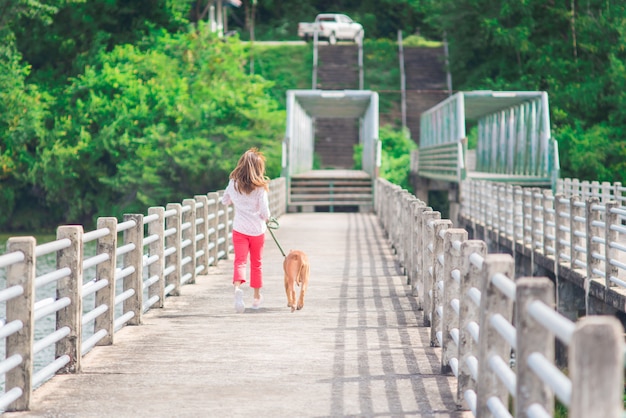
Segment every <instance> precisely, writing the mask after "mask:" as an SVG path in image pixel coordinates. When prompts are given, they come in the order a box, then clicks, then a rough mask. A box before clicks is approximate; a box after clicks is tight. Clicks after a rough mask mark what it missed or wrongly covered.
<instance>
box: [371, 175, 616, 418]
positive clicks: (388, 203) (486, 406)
mask: <svg viewBox="0 0 626 418" xmlns="http://www.w3.org/2000/svg"><path fill="white" fill-rule="evenodd" d="M375 196H376V201H375V210H376V213H377V215H378V217H379V219H380V222H381V224H382V225H383V228H384V229H385V231H386V232H387V234H388V237H389V241H390V243H391V245H392V246H393V247H394V248H395V249H396V252H397V254H398V257H399V259H400V260H401V261H400V262H401V264H402V266H403V267H404V268H405V271H406V274H407V277H408V281H409V284H410V285H411V287H412V289H413V292H414V295H415V297H416V299H417V300H418V305H419V306H420V307H421V308H422V309H423V310H424V325H426V326H430V327H431V328H430V329H431V339H430V340H431V345H432V346H438V347H441V350H442V351H441V360H442V364H441V367H442V371H443V372H444V373H452V374H454V376H456V377H457V391H456V400H457V404H458V406H459V407H460V408H463V409H468V410H470V411H472V413H473V415H474V416H477V417H512V416H519V417H522V416H527V417H548V416H553V415H554V408H555V398H556V399H558V400H559V401H560V402H561V403H562V404H563V405H565V406H566V407H567V408H568V416H569V417H579V418H582V417H591V416H602V417H607V418H611V417H621V416H622V413H623V401H622V392H623V370H624V368H623V362H624V360H623V356H624V341H623V328H622V326H621V323H620V322H619V321H618V320H617V319H616V318H614V317H610V316H588V317H584V318H582V319H580V320H578V321H577V322H572V321H570V320H569V319H567V318H566V317H564V316H562V315H561V314H559V313H557V312H556V311H555V289H554V285H553V283H552V281H551V280H549V279H548V278H545V277H521V278H515V277H514V275H515V263H514V259H513V257H512V256H510V255H508V254H488V253H487V243H486V242H484V241H481V240H468V233H467V231H466V230H464V229H459V228H452V225H451V222H450V221H448V220H441V219H439V218H440V215H439V212H435V211H433V210H432V209H431V208H429V207H427V206H426V205H425V204H424V203H423V202H421V201H420V200H418V199H416V198H415V197H414V196H412V195H411V194H410V193H408V192H407V191H406V190H402V189H401V188H400V187H399V186H396V185H393V184H391V183H389V182H387V181H386V180H383V179H378V180H377V182H376V193H375ZM481 196H483V197H484V198H487V197H489V199H492V200H490V203H489V204H486V203H481V204H480V205H479V203H480V202H479V201H478V200H473V203H474V205H477V206H474V209H475V210H476V212H477V213H483V214H488V216H485V217H484V218H483V219H484V221H489V224H490V225H491V228H494V229H496V230H499V231H503V233H508V234H510V235H509V236H510V237H515V238H511V239H514V240H517V241H519V242H520V243H526V244H524V245H532V246H535V247H536V246H537V245H536V244H537V242H541V243H542V245H543V243H544V240H543V237H542V236H541V234H538V233H537V232H536V231H537V229H538V225H541V226H542V227H543V226H544V225H548V226H549V227H551V228H552V231H554V229H556V228H557V226H556V225H549V224H550V222H547V221H546V220H545V218H543V217H541V216H538V215H537V213H538V212H539V211H540V209H541V210H543V208H544V207H548V206H549V205H548V204H547V203H545V201H542V200H541V198H542V196H544V194H543V193H542V192H539V191H537V190H532V191H528V192H527V191H525V190H522V189H518V188H510V190H509V195H508V196H509V198H510V201H511V202H518V203H519V202H525V203H524V205H523V206H525V207H526V211H524V210H518V209H516V207H515V205H513V204H512V203H511V204H509V205H506V204H505V203H506V202H507V201H508V200H507V199H501V197H502V195H501V194H500V193H498V192H497V190H491V192H488V191H485V192H484V193H482V194H481ZM548 201H550V200H548ZM544 204H545V206H544ZM596 205H597V203H593V204H588V206H589V209H593V210H595V211H596V212H598V213H601V212H600V208H599V207H595V206H596ZM519 206H522V205H519ZM572 207H573V208H577V207H578V205H576V204H574V205H572ZM529 211H530V214H529V215H526V213H527V212H529ZM609 212H610V210H609ZM547 213H550V212H549V211H548V212H547ZM507 214H508V215H507ZM570 216H571V219H573V220H574V222H579V221H580V214H579V212H576V211H574V214H573V215H570ZM548 218H549V216H548ZM524 219H526V221H525V222H524ZM398 220H402V221H401V222H398ZM552 222H553V221H552ZM591 223H592V224H593V225H594V227H597V228H600V227H601V225H600V222H599V221H593V222H591ZM398 224H401V225H398ZM525 225H528V226H529V227H528V228H525ZM570 228H572V226H571V222H570ZM580 229H581V227H579V226H574V227H573V228H572V230H573V231H578V230H580ZM608 229H610V228H608ZM546 230H549V228H548V229H541V231H546ZM593 234H596V232H594V233H593ZM593 234H590V235H586V236H595V235H593ZM547 235H549V234H547ZM571 235H573V236H574V237H577V236H578V235H580V234H577V233H576V232H574V233H572V234H571ZM527 238H528V239H527ZM578 238H580V237H578ZM578 238H577V239H578ZM554 239H556V238H554ZM592 241H594V242H595V241H599V239H595V240H592ZM578 247H580V245H579V242H578V241H576V242H575V243H574V244H572V248H574V251H577V252H581V250H582V249H577V248H578ZM595 252H596V249H593V250H592V251H590V253H595ZM554 254H558V252H556V251H555V252H554ZM576 257H578V255H577V256H576ZM555 339H558V340H559V341H560V342H561V343H563V346H564V347H566V348H567V350H568V365H567V372H568V373H567V375H566V374H565V373H564V372H563V371H562V370H560V369H559V368H558V367H557V366H556V359H555ZM599 347H602V348H601V350H602V352H601V354H599V355H598V353H597V350H598V348H599ZM509 399H512V400H513V403H512V406H510V405H509Z"/></svg>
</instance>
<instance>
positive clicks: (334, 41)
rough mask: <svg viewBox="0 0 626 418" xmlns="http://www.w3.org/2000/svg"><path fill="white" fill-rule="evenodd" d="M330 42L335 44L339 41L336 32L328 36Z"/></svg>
mask: <svg viewBox="0 0 626 418" xmlns="http://www.w3.org/2000/svg"><path fill="white" fill-rule="evenodd" d="M328 43H329V44H331V45H335V44H336V43H337V36H335V32H332V33H331V34H330V36H329V37H328Z"/></svg>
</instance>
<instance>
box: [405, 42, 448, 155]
mask: <svg viewBox="0 0 626 418" xmlns="http://www.w3.org/2000/svg"><path fill="white" fill-rule="evenodd" d="M404 69H405V73H406V89H407V92H406V108H407V118H406V119H407V120H406V122H407V126H408V128H409V130H410V131H411V138H413V140H414V141H415V142H416V143H417V144H419V133H420V116H421V114H422V113H423V112H424V111H425V110H428V109H430V108H431V107H433V106H434V105H436V104H437V103H439V102H441V101H442V100H444V99H445V98H447V97H448V93H447V92H446V91H445V89H447V88H448V87H447V85H446V70H445V55H444V50H443V47H441V48H422V47H419V48H418V47H405V48H404Z"/></svg>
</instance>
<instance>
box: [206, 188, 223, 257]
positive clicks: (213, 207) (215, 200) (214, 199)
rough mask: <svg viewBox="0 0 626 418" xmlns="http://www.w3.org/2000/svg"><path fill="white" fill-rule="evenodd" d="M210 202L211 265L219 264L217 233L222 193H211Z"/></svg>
mask: <svg viewBox="0 0 626 418" xmlns="http://www.w3.org/2000/svg"><path fill="white" fill-rule="evenodd" d="M207 197H208V204H209V211H208V215H207V220H208V221H207V242H208V245H207V248H208V251H209V258H208V264H209V265H210V266H215V265H217V259H218V257H217V251H218V249H219V246H218V245H217V241H218V238H219V237H218V234H217V222H218V220H219V207H220V203H219V200H220V194H219V193H218V192H213V193H209V194H208V195H207Z"/></svg>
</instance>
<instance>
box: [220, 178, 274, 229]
mask: <svg viewBox="0 0 626 418" xmlns="http://www.w3.org/2000/svg"><path fill="white" fill-rule="evenodd" d="M222 203H223V204H225V205H230V204H231V203H232V204H233V205H235V218H234V219H233V230H234V231H237V232H239V233H241V234H244V235H249V236H253V237H255V236H258V235H261V234H264V233H265V231H266V230H267V225H266V224H265V223H266V222H267V221H268V220H269V219H270V206H269V200H268V197H267V191H266V190H265V189H264V188H263V187H258V188H256V189H255V190H253V191H252V192H251V193H250V194H245V193H239V192H238V191H237V190H236V189H235V181H234V180H233V179H230V181H229V182H228V186H227V187H226V190H224V195H223V196H222Z"/></svg>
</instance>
